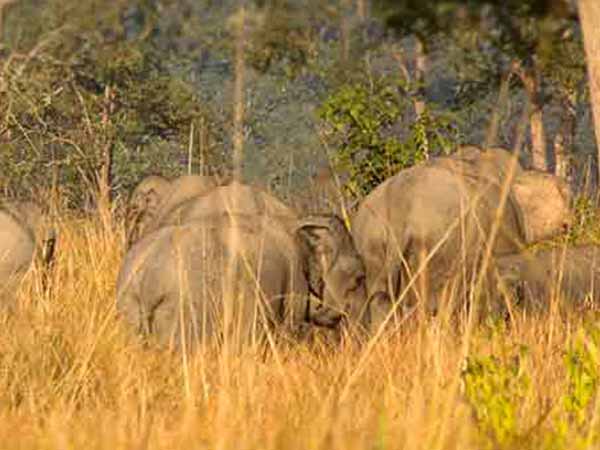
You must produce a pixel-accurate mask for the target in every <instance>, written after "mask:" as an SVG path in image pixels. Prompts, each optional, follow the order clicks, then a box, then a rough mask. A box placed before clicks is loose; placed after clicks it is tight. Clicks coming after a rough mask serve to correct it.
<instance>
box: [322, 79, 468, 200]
mask: <svg viewBox="0 0 600 450" xmlns="http://www.w3.org/2000/svg"><path fill="white" fill-rule="evenodd" d="M405 87H406V86H404V85H403V84H402V83H400V82H397V81H396V82H394V81H392V80H390V79H389V78H379V79H371V80H368V81H367V82H354V83H350V84H344V85H342V86H341V87H340V88H339V89H338V90H337V91H335V92H334V93H333V94H332V95H330V96H329V97H328V98H327V99H326V100H325V102H324V103H323V104H322V106H321V108H320V110H319V116H320V117H321V119H322V120H323V122H324V124H325V126H326V138H327V141H328V142H327V143H328V144H330V145H332V146H333V147H334V149H335V151H334V154H333V160H334V164H335V165H336V166H337V168H338V169H340V170H342V171H345V172H347V173H348V180H347V182H346V183H345V186H344V187H345V188H346V189H347V190H348V191H349V193H350V194H352V195H354V196H361V195H366V194H368V193H369V192H370V191H371V190H372V189H373V188H374V187H375V186H377V185H378V184H379V183H381V182H382V181H383V180H385V179H386V178H388V177H389V176H391V175H393V174H395V173H396V172H398V171H399V170H400V169H402V168H405V167H409V166H411V165H413V164H415V163H417V162H419V161H422V160H424V159H426V158H427V157H428V156H429V155H433V154H440V153H448V152H449V151H450V148H451V147H452V146H453V145H454V143H455V142H456V139H457V137H458V136H457V132H456V129H455V128H454V127H453V123H452V122H451V120H450V119H449V118H448V117H446V116H443V115H434V114H433V113H431V112H430V111H426V112H425V113H424V114H422V115H421V116H420V117H418V118H416V119H415V120H413V121H412V122H409V123H408V124H406V127H407V130H406V133H404V135H403V136H401V133H400V132H398V131H397V129H398V127H399V126H400V125H402V124H401V119H402V118H403V114H404V113H405V110H406V109H407V108H412V104H411V102H410V99H409V98H408V97H406V96H404V95H402V93H401V92H402V90H403V88H405Z"/></svg>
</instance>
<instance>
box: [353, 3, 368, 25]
mask: <svg viewBox="0 0 600 450" xmlns="http://www.w3.org/2000/svg"><path fill="white" fill-rule="evenodd" d="M368 1H369V0H357V2H356V10H357V15H358V19H359V20H360V21H361V22H364V21H365V20H367V17H368V16H369V5H368Z"/></svg>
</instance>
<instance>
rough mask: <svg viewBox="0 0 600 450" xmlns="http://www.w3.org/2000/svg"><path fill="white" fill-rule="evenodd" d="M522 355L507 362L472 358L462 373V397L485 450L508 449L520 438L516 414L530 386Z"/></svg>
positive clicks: (486, 358) (489, 357)
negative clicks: (470, 411)
mask: <svg viewBox="0 0 600 450" xmlns="http://www.w3.org/2000/svg"><path fill="white" fill-rule="evenodd" d="M524 358H525V352H524V351H523V350H521V351H519V352H518V353H517V354H516V355H515V356H514V357H513V358H510V359H509V361H508V362H503V361H501V360H499V359H498V358H496V357H494V356H485V357H483V356H471V357H469V358H468V359H467V364H466V368H465V369H464V371H463V373H462V378H463V381H464V385H465V395H466V398H467V400H468V401H469V404H470V405H471V407H472V408H473V413H474V416H475V419H476V420H477V423H478V424H479V427H480V429H481V430H482V432H483V433H484V435H486V436H487V437H488V438H489V441H488V442H487V444H486V445H487V446H488V448H498V447H500V448H508V447H510V446H511V445H513V444H514V443H515V442H516V439H517V438H518V436H519V426H518V425H519V422H518V418H519V417H518V413H519V407H520V405H521V403H522V400H523V399H524V398H525V395H526V393H527V390H528V388H529V385H530V380H529V377H528V375H527V373H526V371H525V368H524V364H523V361H524Z"/></svg>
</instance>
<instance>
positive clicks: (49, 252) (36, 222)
mask: <svg viewBox="0 0 600 450" xmlns="http://www.w3.org/2000/svg"><path fill="white" fill-rule="evenodd" d="M42 222H43V214H42V210H41V208H40V207H39V206H38V205H36V204H35V203H33V202H8V201H5V202H3V203H2V205H1V206H0V295H1V296H2V297H6V296H7V295H11V294H12V293H13V291H14V288H15V286H16V285H18V282H19V281H20V280H21V278H22V277H23V275H24V274H25V273H26V272H27V270H29V268H30V267H31V265H32V263H33V262H34V260H35V259H37V258H39V259H40V260H41V262H42V263H43V264H44V265H49V264H50V263H51V261H52V259H53V256H54V248H55V243H56V233H55V232H54V231H53V230H50V231H47V232H44V230H43V228H44V226H43V223H42Z"/></svg>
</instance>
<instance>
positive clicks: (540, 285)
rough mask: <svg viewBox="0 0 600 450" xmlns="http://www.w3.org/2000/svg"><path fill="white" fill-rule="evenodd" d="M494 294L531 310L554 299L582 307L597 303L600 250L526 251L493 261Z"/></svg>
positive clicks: (587, 247) (584, 247)
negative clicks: (505, 297) (587, 303)
mask: <svg viewBox="0 0 600 450" xmlns="http://www.w3.org/2000/svg"><path fill="white" fill-rule="evenodd" d="M493 281H494V285H493V286H492V288H494V293H495V294H496V295H497V296H498V300H497V302H498V303H499V305H503V304H504V301H503V300H501V298H502V297H504V296H507V297H508V298H509V299H510V300H516V303H517V305H520V306H522V307H524V308H525V309H528V310H531V311H543V310H546V309H547V308H548V306H549V305H550V302H551V301H552V298H553V297H556V296H558V297H559V298H560V299H564V300H567V301H569V300H570V301H573V302H574V303H573V304H574V305H580V306H583V305H584V303H585V302H586V301H587V302H590V303H591V304H593V305H598V304H599V301H600V247H598V246H594V245H580V246H573V247H566V248H565V247H557V248H550V249H543V250H538V251H536V252H532V251H527V252H522V253H519V254H514V255H507V256H503V257H500V258H496V259H495V261H494V278H493Z"/></svg>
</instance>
